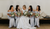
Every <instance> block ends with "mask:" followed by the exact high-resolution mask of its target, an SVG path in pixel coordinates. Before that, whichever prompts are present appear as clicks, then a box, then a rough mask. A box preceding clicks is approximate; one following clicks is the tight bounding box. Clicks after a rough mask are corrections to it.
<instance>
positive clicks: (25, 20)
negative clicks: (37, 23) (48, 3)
mask: <svg viewBox="0 0 50 29" xmlns="http://www.w3.org/2000/svg"><path fill="white" fill-rule="evenodd" d="M24 11H26V10H23V12H24ZM17 28H19V29H20V28H22V29H36V27H31V25H30V24H29V17H26V16H21V17H20V19H19V22H18V25H17Z"/></svg>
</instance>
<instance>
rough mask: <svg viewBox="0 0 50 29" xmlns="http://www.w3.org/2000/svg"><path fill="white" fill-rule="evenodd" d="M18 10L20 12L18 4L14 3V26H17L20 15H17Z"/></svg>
mask: <svg viewBox="0 0 50 29" xmlns="http://www.w3.org/2000/svg"><path fill="white" fill-rule="evenodd" d="M18 12H19V13H21V10H20V8H19V5H16V10H15V19H16V27H17V24H18V21H19V19H20V16H18V15H17V13H18Z"/></svg>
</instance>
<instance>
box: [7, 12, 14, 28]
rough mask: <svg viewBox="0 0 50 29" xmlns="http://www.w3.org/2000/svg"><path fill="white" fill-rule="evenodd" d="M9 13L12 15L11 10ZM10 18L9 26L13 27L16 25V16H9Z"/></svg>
mask: <svg viewBox="0 0 50 29" xmlns="http://www.w3.org/2000/svg"><path fill="white" fill-rule="evenodd" d="M7 13H8V14H10V15H11V11H10V12H7ZM8 19H9V28H11V27H12V26H14V17H10V16H8Z"/></svg>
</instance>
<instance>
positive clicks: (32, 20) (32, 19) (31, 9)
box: [28, 5, 34, 27]
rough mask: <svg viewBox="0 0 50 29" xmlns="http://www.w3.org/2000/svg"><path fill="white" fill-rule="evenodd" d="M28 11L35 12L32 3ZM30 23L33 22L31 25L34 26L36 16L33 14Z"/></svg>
mask: <svg viewBox="0 0 50 29" xmlns="http://www.w3.org/2000/svg"><path fill="white" fill-rule="evenodd" d="M28 12H32V13H33V14H34V11H33V8H32V6H31V5H30V6H29V9H28ZM30 24H31V27H34V16H33V15H32V16H30Z"/></svg>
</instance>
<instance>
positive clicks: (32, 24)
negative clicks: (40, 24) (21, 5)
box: [30, 11, 34, 27]
mask: <svg viewBox="0 0 50 29" xmlns="http://www.w3.org/2000/svg"><path fill="white" fill-rule="evenodd" d="M32 13H34V11H32ZM30 24H31V27H34V15H33V16H32V17H30Z"/></svg>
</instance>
